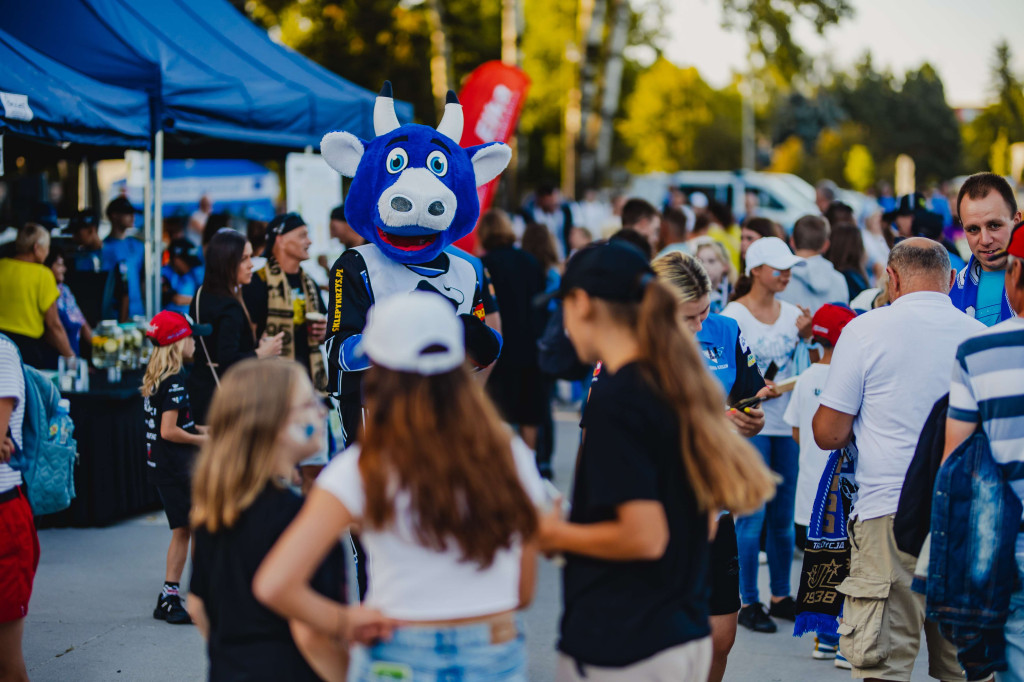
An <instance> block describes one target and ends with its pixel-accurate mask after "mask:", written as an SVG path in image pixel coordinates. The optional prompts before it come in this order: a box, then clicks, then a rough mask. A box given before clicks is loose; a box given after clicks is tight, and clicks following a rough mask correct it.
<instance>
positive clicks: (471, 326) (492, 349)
mask: <svg viewBox="0 0 1024 682" xmlns="http://www.w3.org/2000/svg"><path fill="white" fill-rule="evenodd" d="M459 319H460V320H462V329H463V331H464V332H465V334H466V357H467V358H468V359H469V360H470V361H471V362H472V363H473V364H474V365H476V366H477V367H479V368H481V369H482V368H484V367H487V366H488V365H490V364H491V363H492V362H494V361H495V360H497V359H498V355H499V354H500V353H501V338H500V337H499V336H498V335H497V333H495V331H494V330H493V329H491V328H490V327H488V326H487V325H486V324H485V323H484V321H483V320H481V319H480V318H479V317H477V316H476V315H473V314H472V313H464V314H462V315H459Z"/></svg>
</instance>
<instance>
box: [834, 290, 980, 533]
mask: <svg viewBox="0 0 1024 682" xmlns="http://www.w3.org/2000/svg"><path fill="white" fill-rule="evenodd" d="M984 329H985V325H983V324H982V323H980V322H978V321H977V320H975V319H974V318H972V317H969V316H967V315H965V314H964V313H962V312H960V311H959V310H957V309H956V308H954V307H953V303H952V302H951V301H950V299H949V296H947V295H946V294H941V293H938V292H933V291H919V292H915V293H912V294H906V295H904V296H901V297H900V298H898V299H897V300H896V301H894V302H893V303H892V305H889V306H886V307H884V308H878V309H876V310H872V311H870V312H867V313H865V314H863V315H861V316H860V317H858V318H856V319H855V320H852V321H851V322H850V323H849V324H848V325H847V326H846V328H845V329H843V335H842V336H841V337H839V343H838V344H836V349H835V353H834V354H833V355H832V364H831V366H830V368H829V374H828V380H827V381H826V383H825V390H824V391H823V392H822V394H821V404H822V405H824V406H825V407H831V408H832V409H834V410H838V411H839V412H844V413H846V414H852V415H856V418H855V419H854V421H853V434H854V437H855V438H856V439H857V450H858V451H859V457H858V460H857V484H858V485H859V486H860V489H859V491H858V493H857V502H856V504H855V505H854V509H853V514H854V515H855V516H858V517H860V518H861V519H862V520H867V519H875V518H878V517H880V516H886V515H888V514H895V513H896V507H897V506H898V505H899V501H900V491H901V490H902V489H903V479H904V477H905V476H906V474H907V467H909V466H910V460H911V459H913V457H914V449H915V448H916V447H917V440H918V438H919V437H920V435H921V428H922V427H923V426H924V422H925V419H927V418H928V413H929V412H931V409H932V406H933V405H934V404H935V401H937V400H938V399H939V398H941V397H942V395H943V394H945V393H946V392H947V391H948V390H949V377H950V375H951V373H952V371H953V363H954V361H955V359H956V351H957V347H958V346H959V345H960V344H961V343H962V342H963V341H964V340H965V339H967V338H969V337H971V336H973V335H975V334H978V333H979V332H981V331H984Z"/></svg>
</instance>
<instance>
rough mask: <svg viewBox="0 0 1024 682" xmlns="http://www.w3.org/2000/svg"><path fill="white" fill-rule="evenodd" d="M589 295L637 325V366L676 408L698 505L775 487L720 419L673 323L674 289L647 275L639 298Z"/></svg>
mask: <svg viewBox="0 0 1024 682" xmlns="http://www.w3.org/2000/svg"><path fill="white" fill-rule="evenodd" d="M594 300H595V303H597V304H598V305H603V306H606V307H607V309H608V311H609V313H610V314H611V317H612V319H613V320H615V321H616V322H617V323H619V324H622V325H626V326H628V327H629V328H631V329H634V330H636V334H637V341H638V343H639V346H640V358H639V361H640V367H641V368H642V370H643V374H644V376H645V378H646V380H647V382H648V383H649V384H650V385H651V386H652V387H653V388H654V390H655V391H656V392H657V393H658V394H660V395H661V396H662V398H663V399H664V400H665V401H666V402H668V403H669V405H671V406H672V408H673V410H674V411H675V412H676V414H677V416H678V419H679V435H680V443H681V445H682V457H683V465H684V467H685V469H686V475H687V478H688V479H689V482H690V486H691V487H692V488H693V492H694V494H695V495H696V497H697V503H698V504H699V505H700V507H701V508H702V509H707V510H711V509H728V510H729V511H732V512H735V513H737V514H747V513H750V512H752V511H755V510H756V509H758V508H759V507H760V506H761V505H762V504H764V502H765V501H766V500H768V499H770V498H771V497H772V496H773V495H774V494H775V477H774V475H773V474H772V472H771V471H770V470H769V469H768V467H767V466H765V463H764V460H763V459H762V458H761V456H760V455H759V454H758V453H757V452H756V451H755V450H754V448H753V447H751V445H750V444H749V443H748V442H747V441H746V439H744V438H742V437H741V436H740V435H739V434H738V433H736V431H735V430H733V427H732V425H731V424H730V423H729V421H728V420H727V419H726V417H725V409H724V408H725V395H724V394H723V392H722V388H721V386H719V384H718V382H717V381H716V380H715V379H714V377H712V376H711V374H710V372H708V370H707V367H706V366H705V364H704V361H703V359H702V358H701V355H700V352H699V351H698V350H697V346H696V344H695V343H694V341H693V339H692V338H691V336H692V335H691V334H687V333H685V332H684V331H683V329H682V327H680V326H679V322H678V319H677V317H676V306H677V297H676V295H675V294H674V293H672V291H671V290H670V289H669V288H668V287H667V286H666V285H664V284H662V283H661V282H659V281H657V280H653V281H651V282H649V283H648V284H647V286H646V288H645V290H644V297H643V300H642V301H641V302H640V303H639V304H637V303H610V302H607V301H603V300H601V299H594Z"/></svg>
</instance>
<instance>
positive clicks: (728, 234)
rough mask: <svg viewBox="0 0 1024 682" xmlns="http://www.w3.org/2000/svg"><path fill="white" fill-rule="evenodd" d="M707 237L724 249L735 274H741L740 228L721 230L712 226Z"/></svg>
mask: <svg viewBox="0 0 1024 682" xmlns="http://www.w3.org/2000/svg"><path fill="white" fill-rule="evenodd" d="M708 236H709V237H711V238H712V239H714V240H715V241H716V242H718V243H719V244H721V245H722V246H724V247H725V252H726V253H727V254H729V260H730V261H732V266H733V267H734V268H735V269H736V272H741V271H740V226H739V225H730V226H729V227H728V228H723V227H722V226H721V225H712V226H711V227H710V228H709V229H708Z"/></svg>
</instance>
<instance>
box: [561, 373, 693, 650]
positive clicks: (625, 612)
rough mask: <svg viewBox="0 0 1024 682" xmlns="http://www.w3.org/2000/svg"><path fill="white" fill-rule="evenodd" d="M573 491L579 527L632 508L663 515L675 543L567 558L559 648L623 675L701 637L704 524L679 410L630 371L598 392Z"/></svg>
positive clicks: (606, 380)
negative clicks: (629, 554)
mask: <svg viewBox="0 0 1024 682" xmlns="http://www.w3.org/2000/svg"><path fill="white" fill-rule="evenodd" d="M583 426H584V428H585V429H586V432H585V435H584V440H583V446H582V450H581V453H580V458H579V462H578V463H577V466H576V481H575V484H574V487H573V500H572V512H571V514H570V517H569V519H570V521H572V522H573V523H597V522H601V521H610V520H613V519H615V518H616V508H617V507H618V506H619V505H622V504H624V503H626V502H630V501H633V500H656V501H658V502H660V503H661V504H662V506H663V507H664V509H665V515H666V517H667V519H668V531H669V540H668V546H667V548H666V549H665V553H664V555H662V557H661V558H660V559H657V560H655V561H605V560H601V559H593V558H589V557H584V556H579V555H575V554H567V555H566V566H565V572H564V574H563V594H564V599H565V613H564V614H563V615H562V624H561V639H560V641H559V644H558V647H559V649H560V650H561V651H562V652H564V653H565V654H567V655H568V656H571V657H573V658H575V659H576V660H578V661H580V662H582V663H587V664H590V665H599V666H609V667H621V666H626V665H631V664H633V663H636V662H638V661H641V660H643V659H646V658H649V657H650V656H653V655H654V654H657V653H658V652H661V651H664V650H666V649H668V648H671V647H673V646H678V645H680V644H684V643H686V642H689V641H692V640H695V639H699V638H701V637H705V636H707V635H708V633H709V632H710V630H709V627H708V599H709V587H708V582H707V573H708V556H709V552H708V524H707V517H706V515H705V514H704V513H702V512H700V511H699V510H698V508H697V501H696V498H695V497H694V494H693V490H692V489H691V487H690V485H689V483H688V482H687V479H686V472H685V470H684V468H683V460H682V455H681V454H680V444H679V422H678V419H677V417H676V414H675V412H674V411H673V410H672V409H671V408H670V407H669V406H668V405H667V404H666V403H665V402H664V401H663V400H661V399H660V398H659V397H658V396H657V394H655V392H654V391H653V389H652V388H651V387H650V385H649V384H648V383H647V381H646V380H645V379H644V377H643V374H642V371H641V368H640V365H639V364H637V363H632V364H629V365H626V366H624V367H622V368H621V369H620V370H619V371H618V372H616V373H615V374H611V373H608V372H607V370H605V371H603V372H602V373H601V380H600V381H599V382H597V383H596V384H594V386H593V389H592V391H591V394H590V399H589V401H588V403H587V409H586V412H585V414H584V419H583Z"/></svg>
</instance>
